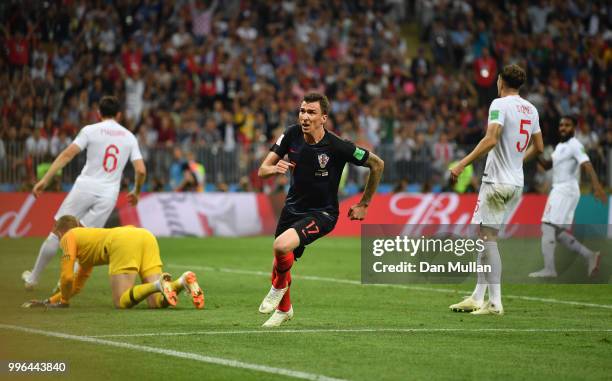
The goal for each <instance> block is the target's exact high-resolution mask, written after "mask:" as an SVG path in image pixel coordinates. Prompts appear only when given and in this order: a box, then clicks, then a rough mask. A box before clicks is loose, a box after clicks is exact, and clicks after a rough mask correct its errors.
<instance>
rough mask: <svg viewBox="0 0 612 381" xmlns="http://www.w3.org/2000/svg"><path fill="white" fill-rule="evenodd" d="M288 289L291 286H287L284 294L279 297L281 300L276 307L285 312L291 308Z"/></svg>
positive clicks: (289, 289)
mask: <svg viewBox="0 0 612 381" xmlns="http://www.w3.org/2000/svg"><path fill="white" fill-rule="evenodd" d="M289 291H291V288H288V289H287V292H285V295H283V298H282V299H281V302H280V304H279V305H278V308H277V309H278V310H279V311H282V312H287V311H289V310H290V309H291V298H290V297H289Z"/></svg>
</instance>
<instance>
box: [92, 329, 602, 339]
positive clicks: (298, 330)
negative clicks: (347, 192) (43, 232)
mask: <svg viewBox="0 0 612 381" xmlns="http://www.w3.org/2000/svg"><path fill="white" fill-rule="evenodd" d="M388 332H390V333H437V332H469V333H474V332H479V333H487V332H489V333H521V332H531V333H602V332H612V328H608V329H606V328H602V329H597V328H596V329H588V328H568V329H563V328H347V329H340V328H338V329H329V328H328V329H259V330H243V331H240V330H235V331H193V332H152V333H126V334H112V335H94V336H88V337H146V336H192V335H250V334H271V333H388Z"/></svg>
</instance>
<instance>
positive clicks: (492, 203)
mask: <svg viewBox="0 0 612 381" xmlns="http://www.w3.org/2000/svg"><path fill="white" fill-rule="evenodd" d="M522 193H523V188H521V187H517V186H516V185H508V184H493V183H482V185H481V186H480V192H478V201H476V208H475V209H474V214H473V215H472V224H482V225H483V226H487V227H491V228H494V229H497V230H499V229H500V228H501V226H502V225H504V224H507V223H508V222H509V221H510V218H511V217H512V215H513V214H514V211H515V209H516V208H517V206H518V204H519V202H520V201H521V194H522Z"/></svg>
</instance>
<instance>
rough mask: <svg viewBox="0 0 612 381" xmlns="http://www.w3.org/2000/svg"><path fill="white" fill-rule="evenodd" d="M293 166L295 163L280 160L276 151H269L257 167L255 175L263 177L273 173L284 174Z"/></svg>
mask: <svg viewBox="0 0 612 381" xmlns="http://www.w3.org/2000/svg"><path fill="white" fill-rule="evenodd" d="M293 167H295V164H293V163H290V162H288V161H285V160H282V159H281V157H280V156H278V154H277V153H276V152H270V153H268V156H266V158H265V159H264V161H263V163H262V164H261V167H259V171H258V172H257V175H258V176H259V177H261V178H263V179H265V178H267V177H270V176H273V175H278V174H281V175H282V174H285V173H287V171H288V170H290V169H292V168H293Z"/></svg>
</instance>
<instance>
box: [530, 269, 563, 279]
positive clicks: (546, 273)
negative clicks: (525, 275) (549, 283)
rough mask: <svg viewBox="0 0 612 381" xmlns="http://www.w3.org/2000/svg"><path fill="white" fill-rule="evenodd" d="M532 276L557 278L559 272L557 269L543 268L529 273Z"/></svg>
mask: <svg viewBox="0 0 612 381" xmlns="http://www.w3.org/2000/svg"><path fill="white" fill-rule="evenodd" d="M529 277H530V278H556V277H557V272H556V271H555V270H551V269H547V268H543V269H542V270H540V271H536V272H533V273H531V274H529Z"/></svg>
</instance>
